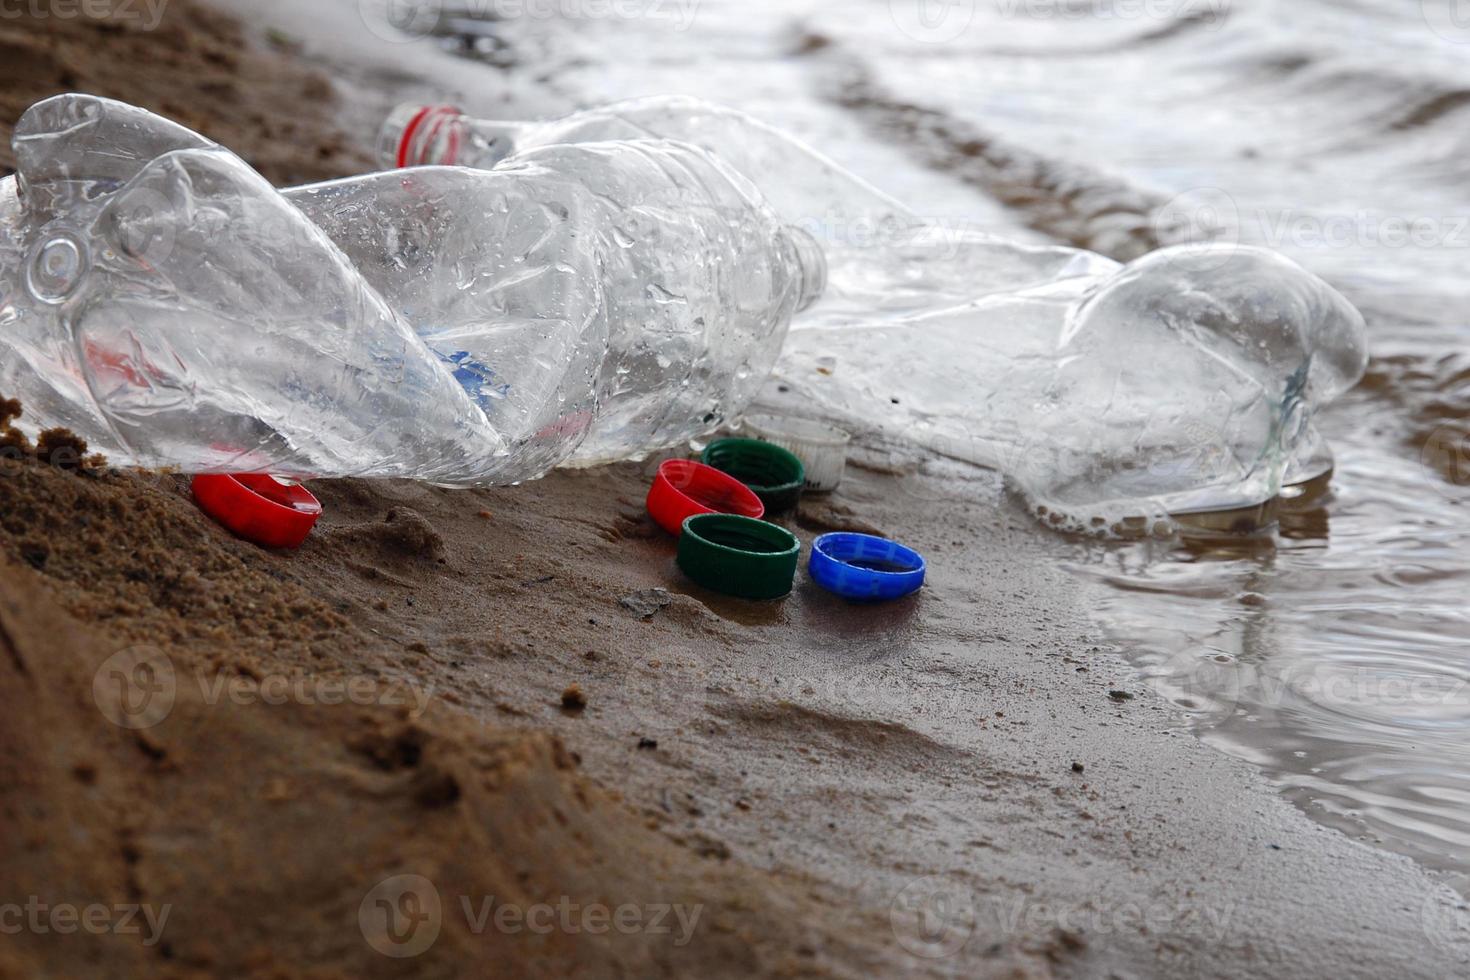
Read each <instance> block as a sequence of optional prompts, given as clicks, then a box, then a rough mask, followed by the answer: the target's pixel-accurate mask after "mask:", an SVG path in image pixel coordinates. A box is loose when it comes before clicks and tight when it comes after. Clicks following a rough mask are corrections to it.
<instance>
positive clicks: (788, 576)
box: [676, 514, 801, 599]
mask: <svg viewBox="0 0 1470 980" xmlns="http://www.w3.org/2000/svg"><path fill="white" fill-rule="evenodd" d="M683 532H684V533H682V534H680V535H679V551H678V556H677V558H676V560H677V561H678V563H679V567H680V568H681V569H683V571H684V574H685V575H687V576H689V578H690V579H691V580H693V581H694V582H695V583H696V584H699V585H702V586H704V587H705V588H706V589H710V590H712V591H715V592H722V593H724V594H725V595H733V596H739V597H740V598H742V599H779V598H781V596H784V595H786V594H787V593H788V592H790V591H791V585H792V583H793V582H794V581H796V564H797V557H798V555H800V554H801V542H800V541H798V540H796V535H794V534H792V533H791V532H790V531H788V530H786V529H785V528H783V527H777V526H776V525H775V524H772V523H770V522H768V521H758V520H756V519H755V518H753V517H740V516H738V515H735V514H695V515H694V516H693V517H690V518H688V519H686V520H685V521H684V528H683Z"/></svg>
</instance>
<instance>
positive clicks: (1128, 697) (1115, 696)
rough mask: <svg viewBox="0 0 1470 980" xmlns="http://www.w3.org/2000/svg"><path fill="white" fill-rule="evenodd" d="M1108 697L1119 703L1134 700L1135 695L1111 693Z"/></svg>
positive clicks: (1119, 692) (1122, 692) (1125, 692)
mask: <svg viewBox="0 0 1470 980" xmlns="http://www.w3.org/2000/svg"><path fill="white" fill-rule="evenodd" d="M1108 697H1110V698H1112V699H1113V700H1114V701H1117V702H1119V703H1122V702H1124V701H1132V700H1133V695H1131V694H1129V693H1128V692H1127V691H1109V692H1108Z"/></svg>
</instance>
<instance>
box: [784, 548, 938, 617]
mask: <svg viewBox="0 0 1470 980" xmlns="http://www.w3.org/2000/svg"><path fill="white" fill-rule="evenodd" d="M924 572H925V565H924V558H923V556H921V555H920V554H919V553H918V552H917V551H915V550H913V549H912V548H905V547H904V546H903V545H901V544H899V543H898V542H897V541H889V540H888V539H887V538H880V537H877V536H875V535H872V534H855V533H852V532H849V531H836V532H833V533H831V534H823V535H821V536H820V537H818V538H817V539H816V540H815V541H813V542H812V557H811V560H810V561H809V562H808V563H807V574H809V575H810V576H811V577H812V581H814V582H816V583H817V584H818V585H820V586H821V587H822V588H824V589H826V590H827V591H828V592H833V593H835V594H837V595H840V596H842V597H843V598H844V599H850V600H853V601H855V602H875V601H882V600H885V599H898V598H902V597H903V596H906V595H908V594H910V593H912V592H917V591H918V590H919V587H920V586H922V585H923V584H924Z"/></svg>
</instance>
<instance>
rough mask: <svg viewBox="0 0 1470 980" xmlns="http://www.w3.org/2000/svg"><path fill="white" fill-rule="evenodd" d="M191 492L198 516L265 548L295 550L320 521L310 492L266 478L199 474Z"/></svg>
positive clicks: (319, 511) (261, 475) (319, 507)
mask: <svg viewBox="0 0 1470 980" xmlns="http://www.w3.org/2000/svg"><path fill="white" fill-rule="evenodd" d="M193 490H194V499H195V501H197V502H198V504H199V509H200V510H202V511H204V512H205V513H206V514H208V515H209V516H210V517H212V518H214V519H215V520H216V521H219V522H220V523H221V524H223V525H224V526H225V527H227V528H229V529H230V530H231V531H233V532H234V533H235V534H237V535H239V536H240V537H242V538H244V539H245V540H247V541H253V542H255V543H256V544H258V545H263V546H264V547H267V548H299V547H300V546H301V542H303V541H305V540H306V536H307V535H308V534H310V533H311V529H312V527H313V526H314V525H315V524H316V521H317V518H318V517H321V516H322V505H321V502H320V501H318V500H317V499H316V497H315V496H313V495H312V493H311V491H310V490H308V489H306V488H305V487H303V486H299V485H297V484H292V483H282V482H281V481H280V480H277V479H276V478H275V477H273V476H270V475H268V474H266V473H240V474H223V473H206V474H200V475H199V476H196V477H194V483H193Z"/></svg>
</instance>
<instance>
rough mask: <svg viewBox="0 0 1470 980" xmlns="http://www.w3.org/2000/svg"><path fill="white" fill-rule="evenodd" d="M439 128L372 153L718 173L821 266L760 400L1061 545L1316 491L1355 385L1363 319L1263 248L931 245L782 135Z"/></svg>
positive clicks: (930, 229) (959, 238)
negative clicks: (949, 460) (854, 436)
mask: <svg viewBox="0 0 1470 980" xmlns="http://www.w3.org/2000/svg"><path fill="white" fill-rule="evenodd" d="M400 118H401V117H400ZM435 119H436V120H437V122H436V123H435V124H434V125H431V126H430V127H429V128H428V129H426V130H423V131H422V132H421V133H420V134H419V135H418V136H416V137H414V138H410V139H409V140H408V143H407V144H405V143H404V139H403V137H404V125H403V124H402V122H401V121H398V120H390V124H389V126H388V127H386V128H385V140H384V145H385V146H386V145H389V144H391V145H392V146H393V147H394V150H395V152H396V150H397V149H398V148H399V147H400V146H405V147H406V149H405V151H404V162H406V163H413V162H416V161H418V160H428V159H444V158H445V155H446V154H448V155H449V156H451V157H453V158H454V159H457V160H458V161H459V162H462V163H467V164H470V165H488V164H489V163H490V162H491V161H493V160H494V159H495V158H496V156H497V155H498V154H499V153H502V152H509V151H510V150H512V149H518V148H522V147H525V146H528V145H538V144H543V143H546V142H548V141H563V142H564V141H569V140H605V139H611V138H628V137H632V136H649V135H658V136H664V137H677V138H681V139H687V140H690V141H691V142H695V143H698V144H699V145H701V146H703V147H705V148H706V149H709V150H711V151H712V152H714V153H716V154H718V155H720V156H721V157H722V158H724V159H726V160H727V161H729V163H730V164H731V166H732V167H733V168H734V169H736V170H738V171H739V172H740V173H741V174H743V175H744V176H745V177H747V178H749V179H750V180H751V181H752V182H753V183H755V184H756V185H757V186H758V187H759V188H760V189H761V191H762V192H763V193H764V194H765V196H766V197H767V198H768V199H769V200H770V201H771V202H772V205H773V206H774V207H775V208H776V210H777V211H778V212H779V213H780V215H781V217H782V220H783V221H784V222H786V223H787V224H789V225H795V226H798V227H801V228H804V229H805V230H807V231H808V232H810V233H811V234H812V235H813V237H814V239H815V240H816V241H818V242H819V243H820V245H821V247H822V249H823V251H824V252H825V253H826V258H827V274H828V280H827V288H826V290H825V292H824V295H823V298H822V301H821V302H819V303H817V304H815V305H814V306H812V307H811V308H810V309H808V310H805V311H804V312H803V313H801V314H800V315H798V316H797V317H796V318H795V319H794V322H793V325H792V329H791V333H790V335H789V336H788V338H787V341H786V345H785V349H784V351H783V353H782V356H781V359H780V360H779V361H778V363H777V365H776V368H775V376H774V378H773V379H772V381H773V383H772V385H770V386H769V387H768V388H767V389H766V390H765V391H764V392H763V393H762V395H761V400H762V401H768V402H769V403H772V404H775V403H779V404H782V405H783V406H784V405H795V406H799V408H800V409H801V410H802V411H803V413H805V414H810V415H821V416H823V417H831V418H833V419H834V420H839V421H842V423H843V424H844V425H857V426H862V427H865V428H873V429H877V430H881V431H883V432H885V433H887V434H889V435H891V436H896V437H899V438H902V439H907V440H911V441H914V442H917V443H918V444H919V445H921V446H924V447H926V448H928V449H930V450H933V451H935V452H937V453H941V454H944V455H948V456H952V457H955V458H958V459H963V460H967V461H970V462H974V463H979V464H982V465H985V466H989V467H993V468H996V469H998V470H1000V471H1001V472H1003V473H1004V474H1006V476H1007V478H1008V480H1009V482H1010V483H1011V485H1012V486H1014V487H1015V488H1016V489H1018V490H1019V491H1020V492H1021V493H1022V494H1024V495H1025V496H1026V497H1027V498H1028V500H1029V501H1030V502H1031V504H1032V506H1033V508H1034V509H1035V511H1036V513H1037V514H1038V515H1039V516H1041V517H1042V518H1043V519H1044V520H1045V521H1046V522H1047V523H1049V524H1051V525H1054V526H1057V527H1063V528H1068V529H1073V530H1078V531H1085V532H1090V533H1097V534H1109V533H1135V532H1136V531H1138V530H1145V531H1147V530H1168V529H1169V528H1171V527H1172V523H1171V517H1170V515H1182V514H1195V513H1199V512H1205V511H1211V512H1213V511H1232V510H1242V511H1245V510H1254V511H1258V512H1264V511H1262V505H1263V504H1266V503H1269V502H1270V501H1272V500H1274V499H1275V498H1276V497H1277V496H1278V495H1280V494H1282V493H1283V491H1284V490H1287V491H1289V490H1290V488H1293V487H1299V486H1303V485H1309V484H1316V483H1318V482H1319V481H1322V480H1324V479H1325V478H1326V476H1327V475H1328V474H1330V472H1331V469H1332V465H1333V464H1332V455H1331V451H1330V449H1329V448H1328V447H1327V444H1326V442H1325V440H1323V439H1322V437H1321V435H1320V434H1319V433H1318V432H1317V431H1316V429H1315V428H1314V427H1313V425H1312V418H1313V415H1314V413H1315V411H1316V409H1317V408H1319V407H1320V406H1321V405H1323V404H1325V403H1327V402H1329V401H1331V400H1332V399H1333V398H1335V397H1337V396H1338V395H1340V394H1341V393H1342V392H1343V391H1345V390H1347V389H1348V388H1350V387H1351V386H1352V385H1353V384H1355V383H1356V382H1357V380H1358V379H1359V378H1360V377H1361V376H1362V374H1363V371H1364V370H1365V368H1366V365H1367V348H1366V342H1365V330H1364V324H1363V320H1362V317H1361V315H1360V314H1359V313H1358V311H1357V310H1356V309H1354V308H1353V306H1352V305H1351V304H1350V303H1348V301H1347V300H1345V299H1344V298H1343V297H1342V296H1341V295H1340V294H1339V293H1337V292H1336V291H1335V290H1333V289H1332V288H1331V287H1329V286H1327V285H1326V284H1325V283H1324V282H1322V281H1321V280H1320V279H1318V278H1317V277H1316V276H1314V275H1312V274H1310V273H1308V272H1306V271H1305V270H1303V269H1302V268H1301V267H1299V266H1297V265H1296V264H1295V263H1293V262H1291V261H1290V260H1288V259H1286V258H1284V257H1283V256H1280V255H1277V254H1275V253H1273V252H1270V251H1267V250H1264V249H1258V248H1253V247H1248V246H1238V245H1232V244H1225V243H1222V244H1219V245H1210V246H1182V247H1176V248H1167V249H1161V250H1159V251H1157V252H1154V253H1152V254H1150V255H1147V256H1144V257H1143V258H1141V259H1138V260H1136V261H1134V262H1132V263H1130V264H1128V265H1126V266H1124V265H1120V264H1118V263H1117V262H1114V261H1112V260H1110V259H1107V258H1104V257H1103V256H1100V255H1096V254H1093V253H1090V252H1086V251H1082V250H1078V249H1071V248H1062V247H1036V246H1024V245H1019V244H1015V243H1011V242H1006V241H1003V240H1001V239H997V238H995V237H993V236H989V235H986V234H983V233H980V232H977V231H974V230H972V229H968V228H964V227H952V226H943V225H937V224H928V223H925V222H924V221H922V220H920V219H919V217H918V216H916V215H915V214H914V213H913V212H911V211H910V210H909V209H907V208H905V207H903V206H902V205H900V204H897V202H894V201H892V199H890V198H888V197H887V196H886V195H884V194H882V193H881V192H879V191H877V190H875V189H873V188H872V187H871V186H869V185H868V184H866V183H864V182H863V181H861V180H860V179H858V178H856V177H854V176H853V175H851V174H849V173H847V172H846V171H844V170H842V168H841V167H839V166H837V165H836V164H834V163H833V162H832V161H831V160H828V159H827V158H825V157H823V156H822V155H821V154H819V153H816V152H814V151H811V150H808V149H806V148H805V147H802V146H801V144H800V143H799V142H797V141H795V140H793V139H792V138H791V137H789V136H786V135H784V134H781V133H779V132H778V131H776V130H774V129H772V128H771V127H769V126H766V125H764V124H761V123H759V122H758V121H756V120H753V119H751V118H750V117H748V116H745V115H743V114H741V113H738V112H735V111H734V110H730V109H726V108H723V107H720V106H712V105H710V104H708V103H704V102H700V101H698V100H694V99H683V98H664V97H656V98H651V99H641V100H636V101H633V102H626V103H617V104H615V105H612V106H607V107H604V108H601V109H593V110H587V111H585V112H579V113H574V114H572V115H570V116H567V117H565V118H563V119H560V120H553V121H550V122H544V123H491V122H484V121H476V120H469V119H466V118H465V117H462V116H459V115H457V114H455V113H451V112H447V111H444V110H440V111H439V113H438V115H437V116H436V117H435ZM454 133H457V134H458V135H457V136H454V137H452V138H451V134H454ZM456 140H458V143H457V144H456V142H455V141H456ZM777 392H780V393H781V394H782V395H784V396H785V397H781V398H777V397H775V395H776V393H777ZM788 448H790V447H788ZM797 455H798V456H801V455H802V454H801V453H800V452H799V451H798V452H797ZM803 462H804V463H805V464H806V466H807V470H808V479H809V480H812V479H813V478H814V476H816V474H817V469H818V468H817V467H816V465H815V464H814V463H813V461H812V460H811V459H808V458H806V457H803ZM816 478H817V479H820V477H819V476H816Z"/></svg>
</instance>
